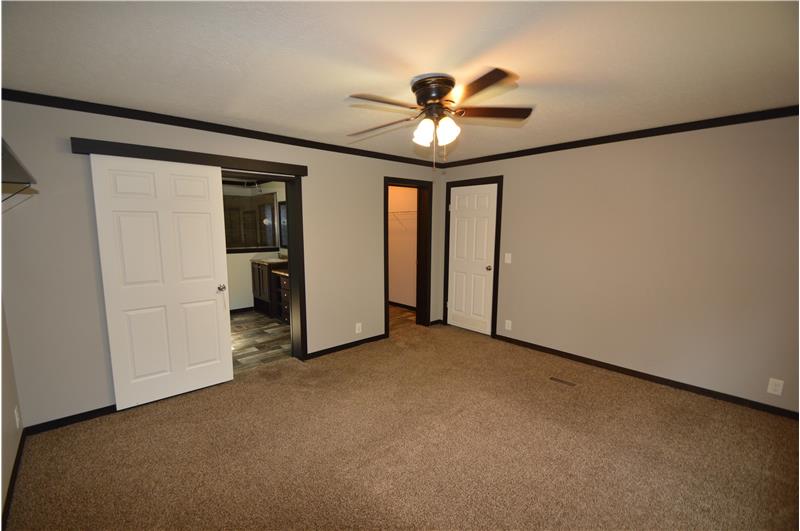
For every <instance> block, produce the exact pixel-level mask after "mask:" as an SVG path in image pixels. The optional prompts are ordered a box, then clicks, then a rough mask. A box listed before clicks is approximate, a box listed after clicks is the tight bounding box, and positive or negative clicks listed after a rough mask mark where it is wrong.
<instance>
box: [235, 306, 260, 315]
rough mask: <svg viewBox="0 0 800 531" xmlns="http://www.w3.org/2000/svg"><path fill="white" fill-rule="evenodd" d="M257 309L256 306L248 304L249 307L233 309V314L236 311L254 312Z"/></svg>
mask: <svg viewBox="0 0 800 531" xmlns="http://www.w3.org/2000/svg"><path fill="white" fill-rule="evenodd" d="M255 309H256V308H255V306H248V307H247V308H236V309H235V310H231V315H233V314H235V313H245V312H252V311H253V310H255Z"/></svg>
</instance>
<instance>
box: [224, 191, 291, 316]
mask: <svg viewBox="0 0 800 531" xmlns="http://www.w3.org/2000/svg"><path fill="white" fill-rule="evenodd" d="M222 189H223V193H226V194H229V193H230V194H232V193H237V190H238V191H239V193H241V194H242V195H252V194H253V193H256V192H255V190H254V189H252V188H248V189H243V188H241V187H237V186H234V185H227V184H226V185H223V187H222ZM261 192H262V193H270V192H275V193H276V194H277V195H278V201H286V185H285V184H283V183H282V182H270V183H264V184H262V185H261ZM277 217H278V212H277V211H276V212H275V219H277ZM278 254H279V251H275V252H269V253H228V254H227V256H226V258H227V263H228V298H229V300H230V304H231V310H239V309H243V308H252V307H253V277H252V276H251V271H250V261H251V260H252V259H254V258H277V257H278ZM280 254H282V255H286V254H288V249H286V248H285V247H282V248H281V249H280Z"/></svg>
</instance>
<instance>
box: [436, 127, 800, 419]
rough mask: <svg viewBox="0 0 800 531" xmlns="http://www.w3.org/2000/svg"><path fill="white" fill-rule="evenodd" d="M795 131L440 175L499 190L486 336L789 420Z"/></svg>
mask: <svg viewBox="0 0 800 531" xmlns="http://www.w3.org/2000/svg"><path fill="white" fill-rule="evenodd" d="M797 131H798V120H797V118H796V117H791V118H782V119H777V120H770V121H764V122H755V123H750V124H741V125H735V126H729V127H721V128H715V129H706V130H701V131H693V132H687V133H680V134H673V135H667V136H659V137H654V138H648V139H641V140H634V141H628V142H621V143H615V144H607V145H600V146H593V147H587V148H581V149H574V150H569V151H561V152H554V153H549V154H543V155H536V156H531V157H525V158H518V159H510V160H506V161H498V162H494V163H485V164H480V165H474V166H465V167H459V168H453V169H450V170H445V173H444V179H443V180H457V179H465V178H476V177H487V176H491V175H503V176H504V193H503V217H502V234H501V242H500V250H501V252H502V253H506V252H508V253H512V258H513V260H512V263H511V264H502V263H501V266H500V280H499V288H498V297H499V299H498V333H499V334H500V335H505V336H508V337H512V338H515V339H520V340H523V341H527V342H531V343H535V344H539V345H544V346H547V347H552V348H556V349H559V350H563V351H567V352H571V353H574V354H579V355H581V356H586V357H589V358H592V359H596V360H600V361H604V362H608V363H612V364H615V365H619V366H622V367H627V368H630V369H635V370H638V371H643V372H646V373H650V374H655V375H658V376H662V377H665V378H670V379H673V380H678V381H680V382H685V383H688V384H692V385H697V386H700V387H704V388H707V389H712V390H715V391H720V392H723V393H728V394H731V395H735V396H739V397H743V398H747V399H751V400H756V401H758V402H763V403H766V404H771V405H775V406H779V407H783V408H787V409H791V410H795V411H796V410H797V395H798V387H797V385H798V378H797V374H798V337H797V322H798V307H797V302H798V301H797V293H798V282H797V279H798V269H797V266H798V263H797V258H798V248H797V243H798V232H797V219H798V201H797V197H798V151H797V142H798V132H797ZM444 190H445V185H444V183H443V182H441V181H440V182H437V183H436V185H435V192H436V196H437V197H438V198H439V199H437V201H436V203H435V213H434V216H435V219H434V228H435V231H434V242H433V246H434V270H436V271H439V272H442V273H440V274H434V275H433V283H434V286H433V290H432V291H433V293H434V294H435V295H434V297H433V301H434V304H435V305H436V307H435V309H434V310H433V316H432V318H434V319H435V318H439V317H440V316H441V312H442V304H441V300H442V296H441V293H442V276H443V256H444V254H443V252H444V251H443V246H444V232H443V231H444V215H445V210H444V201H443V200H442V198H444ZM501 256H502V255H501ZM506 319H509V320H511V321H512V323H513V326H512V330H511V331H506V330H503V322H504V321H505V320H506ZM770 377H775V378H779V379H782V380H785V387H784V391H783V396H781V397H777V396H774V395H770V394H767V393H766V388H767V381H768V378H770Z"/></svg>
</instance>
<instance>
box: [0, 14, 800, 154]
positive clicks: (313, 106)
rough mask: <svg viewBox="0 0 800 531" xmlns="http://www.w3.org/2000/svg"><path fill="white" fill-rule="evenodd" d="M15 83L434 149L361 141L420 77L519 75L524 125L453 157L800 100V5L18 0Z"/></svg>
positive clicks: (8, 20) (9, 73)
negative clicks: (526, 109)
mask: <svg viewBox="0 0 800 531" xmlns="http://www.w3.org/2000/svg"><path fill="white" fill-rule="evenodd" d="M2 9H3V86H4V87H5V88H12V89H17V90H26V91H32V92H40V93H44V94H51V95H56V96H63V97H67V98H76V99H82V100H88V101H93V102H98V103H105V104H111V105H119V106H124V107H132V108H135V109H142V110H147V111H153V112H160V113H166V114H172V115H176V116H182V117H188V118H195V119H200V120H207V121H211V122H218V123H223V124H228V125H235V126H240V127H246V128H252V129H257V130H262V131H268V132H271V133H278V134H284V135H290V136H296V137H301V138H306V139H310V140H317V141H322V142H328V143H332V144H338V145H348V146H352V147H357V148H362V149H369V150H374V151H380V152H384V153H391V154H395V155H402V156H410V157H416V158H428V156H429V150H426V149H423V148H420V147H418V146H416V145H414V144H412V142H411V132H412V128H413V125H410V124H408V125H405V126H401V127H394V128H390V129H389V130H386V131H384V132H382V133H380V134H375V135H372V136H367V137H366V138H362V139H359V140H354V139H353V138H350V137H348V136H346V135H347V133H350V132H353V131H357V130H360V129H365V128H367V127H371V126H374V125H379V124H381V123H384V122H390V121H393V120H397V119H398V118H400V117H402V116H403V115H404V114H405V111H403V110H402V109H399V108H398V109H395V108H391V107H386V106H382V105H377V104H376V105H373V104H369V103H359V102H358V101H356V100H351V99H349V98H347V95H348V94H351V93H355V92H369V93H373V94H379V95H383V96H387V97H390V98H396V99H401V100H406V101H409V102H413V94H412V93H411V91H410V88H409V84H408V82H409V80H410V79H411V77H413V76H415V75H417V74H420V73H424V72H447V73H450V74H452V75H453V76H455V77H456V80H457V81H458V82H468V81H470V80H471V79H473V78H474V77H477V76H478V75H480V74H482V73H483V72H485V71H486V70H487V69H488V68H489V67H492V66H498V67H502V68H506V69H509V70H511V71H513V72H516V73H517V74H518V75H519V76H520V78H519V82H518V85H517V86H516V87H502V89H500V90H493V91H487V92H491V93H486V94H482V95H480V96H478V97H476V98H474V99H472V100H470V104H486V105H529V104H530V105H534V106H535V110H534V113H533V115H532V116H531V117H530V118H529V119H528V120H527V121H525V122H524V123H522V124H514V125H499V124H497V123H495V122H490V121H486V120H477V119H472V120H466V119H463V120H461V123H462V126H463V132H462V134H461V138H459V140H458V141H457V142H456V143H455V144H454V145H453V146H452V147H451V149H450V153H449V157H448V158H449V159H450V160H459V159H465V158H471V157H477V156H482V155H487V154H493V153H500V152H506V151H513V150H517V149H524V148H528V147H535V146H541V145H547V144H553V143H557V142H564V141H569V140H577V139H581V138H588V137H593V136H599V135H605V134H612V133H618V132H624V131H630V130H635V129H643V128H648V127H656V126H660V125H667V124H672V123H678V122H686V121H693V120H699V119H704V118H712V117H716V116H723V115H728V114H736V113H741V112H748V111H756V110H762V109H767V108H772V107H780V106H785V105H795V104H797V94H798V92H797V76H798V66H797V63H798V52H797V44H798V26H797V3H796V2H781V3H771V2H755V3H723V2H710V3H691V2H681V3H628V2H623V3H592V2H589V3H558V2H552V3H549V2H548V3H519V2H518V3H494V2H490V3H489V2H487V3H383V4H380V3H149V2H146V3H122V2H110V3H66V2H65V3H38V2H35V3H26V2H3V4H2Z"/></svg>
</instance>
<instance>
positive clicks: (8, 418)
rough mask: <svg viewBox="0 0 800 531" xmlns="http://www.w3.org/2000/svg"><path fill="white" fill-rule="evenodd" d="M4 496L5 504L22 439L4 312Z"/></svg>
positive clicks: (15, 383) (15, 384)
mask: <svg viewBox="0 0 800 531" xmlns="http://www.w3.org/2000/svg"><path fill="white" fill-rule="evenodd" d="M2 320H3V352H2V356H3V494H2V496H3V497H2V500H3V502H5V499H6V492H8V482H9V481H10V480H11V472H12V471H13V470H14V461H15V459H16V457H17V448H18V447H19V441H20V438H21V437H22V428H21V427H17V422H16V419H15V418H14V409H15V408H16V407H17V405H18V404H19V399H18V397H17V382H16V380H15V379H14V364H13V363H12V361H11V346H10V345H9V342H8V327H7V326H6V314H5V310H3V315H2Z"/></svg>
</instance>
